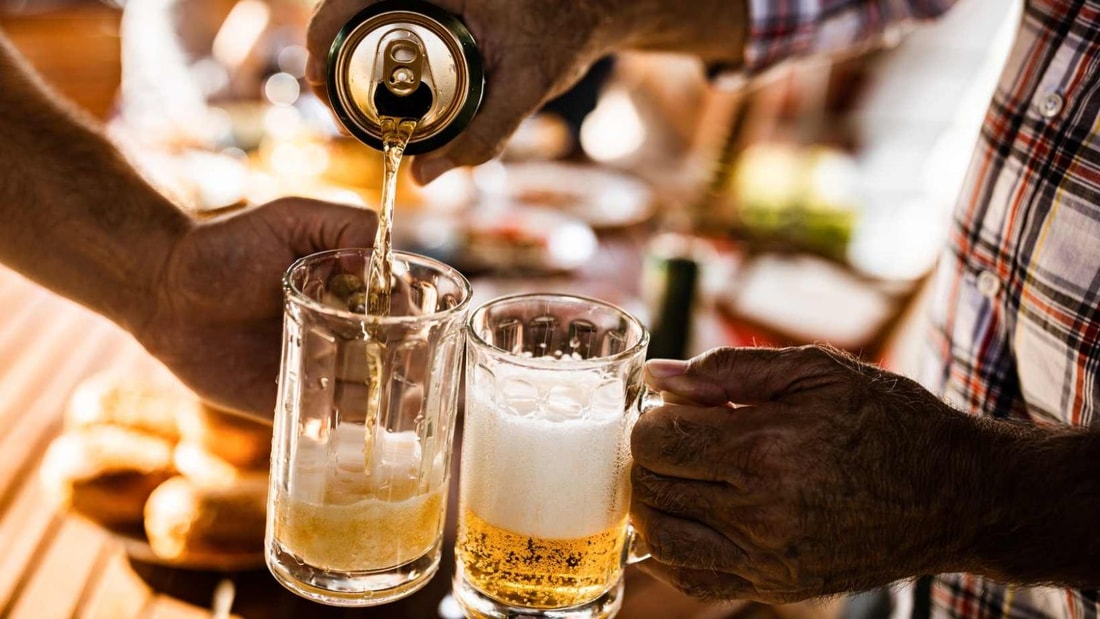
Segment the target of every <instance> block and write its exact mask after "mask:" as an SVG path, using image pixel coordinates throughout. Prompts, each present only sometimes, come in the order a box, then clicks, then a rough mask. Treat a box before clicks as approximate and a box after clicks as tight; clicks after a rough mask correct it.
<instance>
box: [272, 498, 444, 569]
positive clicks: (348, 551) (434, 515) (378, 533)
mask: <svg viewBox="0 0 1100 619" xmlns="http://www.w3.org/2000/svg"><path fill="white" fill-rule="evenodd" d="M444 490H445V488H437V489H436V490H434V491H432V492H430V493H428V494H422V495H417V496H414V497H411V498H409V499H406V500H404V501H399V502H390V501H380V500H378V499H364V500H361V501H357V502H355V503H351V504H347V505H340V504H332V503H330V504H320V503H311V502H307V501H298V500H295V499H293V498H291V497H289V496H280V497H277V498H276V499H275V508H276V514H277V515H276V518H275V535H276V536H277V537H278V539H279V540H280V541H281V543H282V545H283V547H284V548H286V550H287V551H288V552H290V553H291V554H293V555H295V556H296V557H298V558H299V559H301V560H302V561H305V562H306V563H309V564H310V565H315V566H317V567H320V568H323V569H326V570H335V571H346V572H358V571H368V570H382V569H388V568H391V567H395V566H398V565H402V564H404V563H408V562H409V561H412V560H414V559H417V558H419V557H421V556H423V555H424V554H425V553H427V552H428V551H429V550H431V549H432V546H434V545H435V542H436V540H437V539H438V537H439V532H440V529H441V528H442V526H443V493H444Z"/></svg>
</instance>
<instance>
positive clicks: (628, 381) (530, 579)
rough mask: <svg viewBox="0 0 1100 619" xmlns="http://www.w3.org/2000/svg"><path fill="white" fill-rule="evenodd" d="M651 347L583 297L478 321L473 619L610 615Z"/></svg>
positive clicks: (464, 490) (533, 304)
mask: <svg viewBox="0 0 1100 619" xmlns="http://www.w3.org/2000/svg"><path fill="white" fill-rule="evenodd" d="M648 341H649V335H648V333H647V332H646V330H645V328H644V327H643V326H642V325H641V323H640V322H639V321H638V320H637V319H636V318H634V317H633V316H631V315H629V314H627V313H626V312H624V311H622V310H620V309H618V308H616V307H614V306H612V305H609V304H606V303H603V302H601V301H597V300H594V299H588V298H583V297H576V296H567V295H557V294H531V295H517V296H510V297H503V298H500V299H496V300H493V301H490V302H488V303H487V304H485V305H483V306H481V307H480V308H478V309H477V310H475V311H474V312H473V314H472V316H471V318H470V329H469V333H468V339H467V353H466V355H467V357H466V358H467V368H466V412H465V415H466V416H465V424H464V426H463V435H462V436H463V443H462V465H461V468H462V472H461V476H460V480H459V481H460V495H459V496H460V499H459V505H460V507H459V510H460V511H459V525H458V526H459V529H458V541H457V546H456V550H455V555H456V562H457V571H456V574H455V580H454V595H455V598H456V599H457V600H458V602H459V604H460V605H461V606H462V607H463V608H464V609H465V611H466V613H467V615H468V616H473V617H518V616H523V617H571V618H577V619H580V618H587V617H611V616H613V615H614V614H615V613H616V612H617V611H618V609H619V607H620V606H621V604H622V599H621V598H622V571H623V567H624V565H625V563H626V562H627V561H628V557H629V556H630V552H629V549H630V546H631V540H632V533H631V529H630V526H629V522H628V514H627V513H628V509H629V504H630V485H629V467H630V462H631V458H630V431H631V428H632V426H633V424H634V421H635V420H636V419H637V417H638V414H639V411H640V407H641V404H642V396H643V391H644V388H643V385H642V378H641V377H642V365H643V363H644V359H645V350H646V345H647V343H648Z"/></svg>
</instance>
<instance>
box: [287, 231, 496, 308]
mask: <svg viewBox="0 0 1100 619" xmlns="http://www.w3.org/2000/svg"><path fill="white" fill-rule="evenodd" d="M372 253H374V248H372V247H346V248H342V249H328V250H325V251H319V252H316V253H312V254H309V255H307V256H302V257H301V258H298V259H297V260H295V261H294V262H292V263H291V264H290V266H288V267H287V268H286V271H284V272H283V298H284V299H286V301H287V302H288V303H294V304H296V305H299V306H301V307H305V308H307V309H310V310H312V311H315V312H320V313H323V314H326V315H329V316H335V317H338V318H342V319H345V320H350V321H356V322H366V323H369V324H372V325H398V324H401V325H407V324H416V323H421V322H438V321H440V320H443V319H445V318H447V317H448V316H452V315H455V314H460V313H461V312H463V311H465V310H466V309H467V308H468V307H469V306H470V302H471V300H472V299H473V293H474V289H473V286H471V285H470V280H468V279H466V276H464V275H463V274H462V273H460V272H459V271H458V269H456V268H454V267H452V266H450V265H448V264H444V263H442V262H440V261H438V260H436V259H435V258H429V257H428V256H423V255H420V254H414V253H412V252H407V251H396V250H395V251H394V252H393V256H394V258H398V257H400V258H403V259H405V261H406V262H412V263H418V264H421V265H425V266H428V267H431V268H433V269H435V270H437V271H438V272H439V273H440V274H441V275H446V276H448V277H451V278H452V279H454V281H456V282H459V283H460V284H461V288H462V291H463V293H464V294H463V298H462V300H461V301H460V302H459V303H458V305H455V306H454V307H449V308H446V309H442V310H437V311H434V312H432V313H430V314H421V315H418V316H389V315H387V316H378V315H375V314H360V313H357V312H352V311H349V310H342V309H337V308H334V307H330V306H328V305H325V304H324V303H321V302H319V301H316V300H314V299H312V298H310V297H309V296H307V295H306V294H305V292H303V291H302V290H300V289H299V288H298V287H296V286H295V285H294V284H293V283H292V282H291V281H290V279H291V275H292V274H293V273H294V272H295V271H297V270H299V269H301V268H303V267H305V266H306V265H308V264H310V263H315V262H318V263H319V262H322V261H324V260H332V259H338V258H339V257H340V256H341V255H348V256H363V257H365V258H367V259H368V264H369V256H370V255H371V254H372Z"/></svg>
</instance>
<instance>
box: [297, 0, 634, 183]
mask: <svg viewBox="0 0 1100 619" xmlns="http://www.w3.org/2000/svg"><path fill="white" fill-rule="evenodd" d="M372 3H373V2H371V1H370V0H324V1H323V2H321V3H320V4H318V6H317V9H316V11H315V13H314V16H313V20H312V21H311V23H310V26H309V33H308V45H309V52H310V55H311V59H310V64H309V66H308V73H307V79H308V80H309V82H310V85H311V86H312V87H313V89H314V90H315V91H317V93H318V94H319V95H320V96H321V97H323V98H327V97H326V94H325V62H326V59H327V58H328V51H329V47H330V46H331V45H332V40H333V39H334V38H335V37H336V34H337V33H338V32H339V31H340V28H342V27H343V26H344V24H345V23H346V22H347V21H348V20H349V19H350V18H351V17H352V16H353V15H355V13H357V12H358V11H360V10H362V9H363V8H364V7H367V6H369V5H370V4H372ZM434 4H437V5H439V6H440V7H442V8H444V9H446V10H448V11H450V12H452V13H454V14H456V15H458V16H460V17H461V18H462V20H463V22H464V23H465V24H466V27H467V28H469V29H470V31H471V33H472V34H473V35H474V38H475V39H476V40H477V42H478V47H479V48H480V50H481V54H482V56H483V58H484V63H485V74H486V76H487V81H488V83H487V86H486V92H485V98H484V100H483V101H482V103H481V109H480V110H479V112H478V113H477V115H476V116H475V117H474V119H473V121H472V122H471V123H470V126H469V127H468V128H467V129H466V130H465V131H464V132H463V133H462V134H461V135H459V136H458V137H457V138H455V140H454V141H453V142H451V143H450V144H447V145H446V146H444V147H442V148H440V149H439V150H438V151H435V152H432V153H430V154H426V155H421V156H419V157H416V159H414V161H413V164H412V172H413V175H414V176H415V177H416V179H417V180H418V181H419V182H420V183H427V182H429V181H431V180H432V179H434V178H435V177H437V176H439V175H440V174H442V173H444V172H446V171H447V170H449V169H451V168H453V167H456V166H461V165H476V164H479V163H484V162H485V161H488V160H489V159H491V158H493V157H494V156H495V155H497V154H499V153H500V152H501V150H503V148H504V144H505V140H506V139H507V138H508V137H509V136H511V135H512V133H514V132H515V130H516V128H517V127H519V124H520V122H521V121H523V119H524V118H526V117H527V116H529V115H531V114H532V113H533V112H535V111H536V110H538V109H539V107H541V105H542V104H543V103H544V102H546V101H548V100H549V99H552V98H553V97H555V96H556V95H558V94H560V93H562V92H564V91H565V90H567V89H568V88H569V87H571V86H572V85H573V84H575V83H576V82H577V80H579V79H580V78H581V76H583V75H584V72H585V71H586V70H587V69H588V67H589V66H590V65H591V64H592V63H593V62H595V61H596V60H597V59H598V58H599V57H600V56H601V55H603V54H605V53H607V52H608V51H609V50H610V49H611V47H612V46H613V45H612V41H613V39H614V38H615V37H618V36H622V35H623V34H624V33H622V32H616V31H615V29H611V28H607V27H606V25H607V22H608V17H609V15H610V13H611V12H612V11H613V9H612V8H611V6H610V5H611V2H609V1H608V0H595V1H586V2H572V3H566V4H564V5H563V4H561V3H556V2H545V1H544V0H434Z"/></svg>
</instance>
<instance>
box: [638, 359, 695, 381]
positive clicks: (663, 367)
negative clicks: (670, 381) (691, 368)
mask: <svg viewBox="0 0 1100 619" xmlns="http://www.w3.org/2000/svg"><path fill="white" fill-rule="evenodd" d="M687 367H688V364H687V361H678V360H676V359H652V360H650V361H646V364H645V369H646V371H647V372H649V375H650V376H653V377H654V378H672V377H673V376H680V375H681V374H683V373H684V372H686V371H687Z"/></svg>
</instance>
